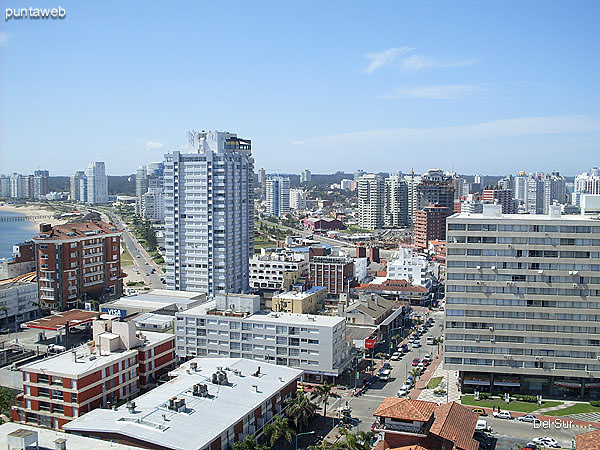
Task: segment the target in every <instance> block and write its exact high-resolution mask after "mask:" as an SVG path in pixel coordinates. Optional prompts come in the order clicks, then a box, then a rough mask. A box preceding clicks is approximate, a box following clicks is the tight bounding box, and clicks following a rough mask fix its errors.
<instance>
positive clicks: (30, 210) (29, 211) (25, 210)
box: [0, 203, 67, 231]
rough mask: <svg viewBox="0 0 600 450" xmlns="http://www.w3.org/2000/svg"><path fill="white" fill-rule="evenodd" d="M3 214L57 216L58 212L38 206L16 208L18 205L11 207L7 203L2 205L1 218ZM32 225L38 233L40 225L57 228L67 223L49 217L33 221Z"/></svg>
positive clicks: (0, 207) (0, 208)
mask: <svg viewBox="0 0 600 450" xmlns="http://www.w3.org/2000/svg"><path fill="white" fill-rule="evenodd" d="M3 212H9V213H17V214H23V215H25V216H46V215H54V214H56V212H53V211H50V210H48V209H44V208H40V207H39V206H36V205H29V204H23V205H19V206H16V205H9V204H7V203H3V204H0V216H1V215H2V213H3ZM30 223H31V227H32V228H33V229H34V230H35V231H37V230H38V229H39V225H40V224H41V223H49V224H50V225H52V226H55V225H64V224H65V223H67V221H66V220H64V219H55V218H53V217H49V218H45V219H33V220H31V221H30Z"/></svg>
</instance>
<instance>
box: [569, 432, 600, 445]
mask: <svg viewBox="0 0 600 450" xmlns="http://www.w3.org/2000/svg"><path fill="white" fill-rule="evenodd" d="M575 447H576V448H577V450H600V430H596V431H590V432H588V433H582V434H577V435H575Z"/></svg>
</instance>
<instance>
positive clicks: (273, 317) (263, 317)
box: [181, 300, 346, 326]
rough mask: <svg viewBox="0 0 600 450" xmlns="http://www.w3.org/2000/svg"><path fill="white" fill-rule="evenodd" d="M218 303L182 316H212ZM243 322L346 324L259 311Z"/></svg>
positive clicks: (334, 319) (314, 316)
mask: <svg viewBox="0 0 600 450" xmlns="http://www.w3.org/2000/svg"><path fill="white" fill-rule="evenodd" d="M216 306H217V305H216V302H215V301H214V300H211V301H208V302H206V303H203V304H202V305H198V306H195V307H193V308H190V309H188V310H186V311H182V312H181V314H184V315H189V316H205V315H208V316H212V315H213V314H208V311H211V310H213V309H215V308H216ZM214 316H215V317H221V316H220V315H214ZM242 319H243V320H248V321H256V322H273V323H279V324H280V325H282V324H284V323H287V324H290V323H291V324H294V325H321V326H335V325H337V324H339V323H340V322H345V321H346V319H345V318H344V317H337V316H321V315H317V314H294V313H285V312H266V311H259V312H257V313H254V314H249V315H247V316H245V317H243V318H242Z"/></svg>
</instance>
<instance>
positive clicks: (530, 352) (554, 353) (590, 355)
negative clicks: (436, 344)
mask: <svg viewBox="0 0 600 450" xmlns="http://www.w3.org/2000/svg"><path fill="white" fill-rule="evenodd" d="M445 351H446V352H450V353H486V354H490V355H492V354H494V355H522V356H550V357H555V358H587V359H596V356H597V353H596V352H581V351H575V350H548V349H531V348H508V347H473V346H468V345H465V346H462V345H446V346H445Z"/></svg>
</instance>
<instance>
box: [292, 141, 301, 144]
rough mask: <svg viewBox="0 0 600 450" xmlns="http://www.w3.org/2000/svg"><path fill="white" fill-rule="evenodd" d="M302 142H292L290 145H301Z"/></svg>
mask: <svg viewBox="0 0 600 450" xmlns="http://www.w3.org/2000/svg"><path fill="white" fill-rule="evenodd" d="M303 144H304V141H294V142H292V145H303Z"/></svg>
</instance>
